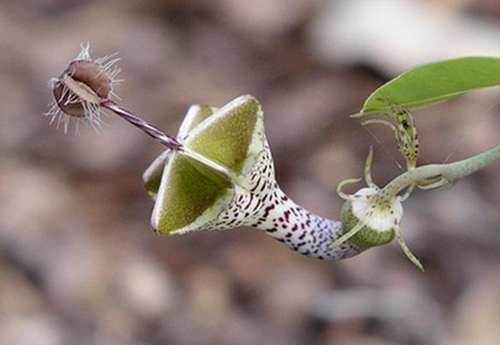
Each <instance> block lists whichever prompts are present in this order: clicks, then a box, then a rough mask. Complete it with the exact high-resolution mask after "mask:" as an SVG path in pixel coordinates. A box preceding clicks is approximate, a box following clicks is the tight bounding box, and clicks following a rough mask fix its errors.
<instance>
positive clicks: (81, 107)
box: [46, 44, 120, 131]
mask: <svg viewBox="0 0 500 345" xmlns="http://www.w3.org/2000/svg"><path fill="white" fill-rule="evenodd" d="M118 60H119V59H118V58H113V55H110V56H107V57H104V58H99V59H95V60H92V59H91V57H90V54H89V46H88V44H87V45H86V46H82V50H81V51H80V53H79V54H78V56H77V57H76V58H75V59H74V60H73V61H71V62H70V63H69V65H68V67H67V68H66V69H65V70H64V72H63V73H62V74H61V75H60V77H59V78H54V79H53V80H52V95H53V100H52V104H51V108H50V110H49V111H48V112H47V113H46V115H48V116H50V117H51V120H50V122H51V123H56V126H57V127H59V125H60V124H63V126H64V128H65V131H66V130H67V128H68V125H69V122H70V119H72V118H73V119H75V120H77V122H76V123H77V125H78V123H79V122H80V121H79V120H86V121H87V122H88V123H90V125H91V126H92V127H94V128H96V127H100V126H101V103H102V102H103V101H104V100H107V99H109V98H110V97H111V96H114V94H113V85H114V84H115V83H117V82H118V80H116V76H117V75H118V73H119V72H120V69H119V68H117V67H116V66H115V63H116V62H117V61H118Z"/></svg>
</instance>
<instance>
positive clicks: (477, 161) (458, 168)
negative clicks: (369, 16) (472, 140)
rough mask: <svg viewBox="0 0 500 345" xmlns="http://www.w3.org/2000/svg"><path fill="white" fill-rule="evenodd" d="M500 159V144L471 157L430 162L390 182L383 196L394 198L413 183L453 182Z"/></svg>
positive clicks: (384, 189)
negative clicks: (435, 162)
mask: <svg viewBox="0 0 500 345" xmlns="http://www.w3.org/2000/svg"><path fill="white" fill-rule="evenodd" d="M498 159H500V145H499V146H496V147H494V148H492V149H490V150H488V151H485V152H482V153H480V154H478V155H475V156H472V157H470V158H467V159H464V160H461V161H458V162H453V163H449V164H429V165H424V166H421V167H418V168H415V169H413V170H410V171H408V172H406V173H404V174H402V175H399V176H398V177H396V178H395V179H394V180H392V181H391V182H389V183H388V184H387V185H386V186H385V187H384V188H383V189H382V192H381V196H382V197H383V198H386V197H387V198H392V197H394V196H395V195H397V194H398V193H399V192H401V191H402V190H403V189H405V188H407V187H408V186H411V185H412V184H417V185H419V184H424V185H425V184H426V183H429V182H431V181H434V182H435V181H436V180H441V181H442V184H441V185H444V184H452V183H453V182H455V181H456V180H458V179H460V178H462V177H465V176H468V175H470V174H472V173H474V172H476V171H478V170H480V169H482V168H484V167H485V166H487V165H488V164H490V163H492V162H494V161H496V160H498Z"/></svg>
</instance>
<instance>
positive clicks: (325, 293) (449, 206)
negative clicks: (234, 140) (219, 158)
mask: <svg viewBox="0 0 500 345" xmlns="http://www.w3.org/2000/svg"><path fill="white" fill-rule="evenodd" d="M87 40H88V41H90V42H91V54H92V55H93V56H94V57H99V56H104V55H107V54H110V53H113V52H116V51H118V52H120V55H121V57H122V61H121V63H120V64H121V67H122V68H123V72H122V74H121V77H122V78H123V79H125V82H124V83H122V84H121V85H120V86H119V88H118V89H117V90H116V91H117V93H118V94H119V95H120V96H121V97H122V98H123V104H124V105H125V106H126V107H128V108H130V109H132V110H134V111H137V112H138V113H140V114H142V115H143V116H144V117H145V118H147V119H149V120H151V121H152V122H153V123H156V124H157V125H159V126H160V127H161V128H164V129H165V130H166V131H167V132H168V133H170V134H175V133H176V131H177V128H178V126H179V124H180V122H181V120H182V118H183V116H184V113H185V111H186V109H187V108H188V106H189V105H190V104H193V103H206V104H211V105H214V106H220V105H223V104H224V103H226V102H228V101H229V100H231V99H233V98H234V97H236V96H238V95H241V94H246V93H250V94H253V95H255V96H256V97H257V98H258V99H260V101H261V102H262V105H263V107H264V110H265V114H266V115H265V122H266V129H267V135H268V138H269V141H270V144H271V148H272V151H273V154H274V158H275V163H276V170H277V175H278V181H279V182H280V184H281V185H282V187H283V189H284V190H285V191H286V192H287V193H288V194H289V195H290V196H291V197H292V198H293V199H295V200H296V201H297V202H299V203H300V204H302V205H304V206H305V207H307V208H308V209H310V210H313V211H315V212H316V213H319V214H321V215H323V216H327V217H331V218H337V217H338V215H339V210H340V207H341V202H340V200H339V198H338V197H337V196H336V194H335V192H334V189H335V186H336V184H337V183H338V182H339V181H340V180H342V179H345V178H349V177H353V176H358V175H360V173H361V171H362V166H363V162H364V159H365V156H366V154H367V151H368V147H369V145H370V144H372V145H374V146H375V150H376V152H375V168H374V169H375V171H374V174H375V180H376V182H377V183H379V184H384V183H386V182H387V181H388V180H390V179H391V178H392V177H394V176H396V175H397V174H399V173H401V171H402V169H401V168H400V163H399V165H398V162H397V161H398V160H399V155H398V153H397V152H396V151H395V149H394V146H395V145H394V144H393V141H392V136H391V135H392V134H391V133H390V132H389V131H388V130H387V129H384V128H377V127H373V128H368V129H366V128H363V127H361V126H360V125H359V123H357V122H356V121H355V120H352V119H350V118H349V117H348V115H349V114H352V113H355V112H357V111H358V110H359V109H360V107H361V104H362V102H363V100H364V99H365V98H366V97H367V96H368V95H369V93H370V92H371V91H372V90H374V89H375V88H376V87H378V86H379V85H381V84H382V83H384V82H385V81H387V80H388V79H390V78H392V77H394V76H395V75H397V74H398V73H400V72H401V71H403V70H405V69H407V68H410V67H412V66H414V65H416V64H420V63H425V62H430V61H434V60H438V59H444V58H450V57H454V56H460V55H496V56H500V3H499V2H498V1H495V0H475V1H473V0H426V1H421V0H344V1H341V0H330V1H328V0H251V1H250V0H204V1H203V0H188V1H186V0H170V1H169V0H163V1H152V0H143V1H139V0H132V1H120V0H112V1H97V0H96V1H76V0H64V1H63V0H31V1H30V0H19V1H7V0H2V1H0V95H1V96H0V99H1V102H0V205H1V206H0V344H16V345H25V344H26V345H33V344H37V345H60V344H63V345H66V344H70V345H72V344H74V345H79V344H82V345H83V344H121V345H129V344H130V345H139V344H186V345H198V344H199V345H205V344H218V345H224V344H241V345H254V344H275V345H280V344H292V345H293V344H318V345H324V344H335V345H350V344H356V345H360V344H361V345H380V344H408V345H418V344H453V345H461V344H475V345H476V344H478V345H488V344H498V339H500V274H499V272H500V212H499V209H500V179H498V178H496V177H497V176H498V175H499V172H500V166H499V164H495V165H492V166H491V167H488V168H487V169H484V170H483V171H481V172H480V173H478V174H476V175H474V176H472V177H470V178H468V179H466V180H463V181H461V182H460V183H459V184H457V185H456V186H455V187H454V188H453V189H452V190H450V191H447V192H440V193H436V192H434V193H433V192H417V193H415V194H414V195H413V197H412V198H411V199H410V200H409V201H408V202H407V203H406V204H405V206H406V207H405V217H404V218H403V231H404V236H405V238H406V239H407V241H408V243H409V245H410V247H411V248H412V249H413V250H414V252H415V253H416V254H417V255H418V256H419V257H420V258H421V260H422V262H423V263H424V265H425V267H426V269H427V271H426V273H425V274H422V273H420V272H419V271H418V270H417V269H416V268H415V267H413V266H412V265H411V264H410V263H409V262H408V260H406V258H405V257H404V256H403V255H402V254H401V252H400V250H399V248H398V246H397V245H396V244H391V245H388V246H385V247H382V248H376V249H372V250H369V251H368V252H366V253H364V254H363V255H361V256H358V257H355V258H353V259H349V260H346V261H342V262H323V261H319V260H315V259H311V258H306V257H301V256H299V255H298V254H296V253H294V252H292V251H289V250H288V249H287V248H286V247H285V246H283V245H282V244H280V243H278V242H276V241H273V240H272V239H270V238H268V237H267V236H266V235H265V234H263V233H260V232H259V231H257V230H250V229H238V230H233V231H228V232H213V233H205V232H199V233H194V234H190V235H186V236H183V237H158V236H155V235H153V234H152V232H151V230H150V226H149V218H150V212H151V210H152V206H153V204H152V201H151V200H150V199H149V198H148V196H147V194H146V193H145V192H144V190H143V188H142V180H141V174H142V172H143V170H144V169H145V168H146V167H147V165H148V164H149V162H150V161H151V160H152V159H153V158H154V157H155V156H156V155H157V154H158V153H160V152H161V151H162V147H160V145H159V144H157V143H156V142H154V141H152V140H151V139H149V138H148V137H147V136H145V135H143V134H142V133H140V132H139V131H138V130H136V129H134V128H133V127H131V126H129V125H127V124H126V123H124V121H121V120H120V119H117V118H116V119H115V118H108V120H107V122H108V126H106V128H105V129H104V131H103V132H102V133H101V134H99V133H95V132H94V131H92V130H83V131H82V133H81V135H80V136H76V135H73V134H68V135H64V133H63V131H61V130H56V129H55V128H54V127H49V125H48V119H47V118H45V117H43V116H42V114H43V113H44V112H45V111H46V110H47V103H48V101H49V98H50V89H49V86H48V80H49V78H50V77H53V76H57V75H58V74H59V73H60V72H61V71H62V70H63V69H64V68H65V66H66V64H67V63H68V61H70V60H71V59H72V58H73V57H74V56H76V55H77V53H78V51H79V45H80V43H81V42H86V41H87ZM499 95H500V91H499V90H498V89H496V90H495V89H493V90H487V91H482V92H476V93H473V94H470V95H467V96H464V97H461V98H459V99H456V100H454V101H452V102H448V103H446V104H442V105H438V106H434V107H432V108H430V109H428V110H423V111H418V112H416V113H415V115H416V120H417V124H418V126H419V130H420V138H421V147H422V154H421V159H420V164H425V163H431V162H434V163H440V162H444V161H453V160H458V159H461V158H464V157H467V156H470V155H473V154H475V153H478V152H480V151H482V150H485V149H487V148H490V147H492V146H494V145H497V144H499V143H500V138H499V135H498V133H500V118H499V114H498V113H499V110H500V103H499V101H498V99H499ZM70 132H72V131H70Z"/></svg>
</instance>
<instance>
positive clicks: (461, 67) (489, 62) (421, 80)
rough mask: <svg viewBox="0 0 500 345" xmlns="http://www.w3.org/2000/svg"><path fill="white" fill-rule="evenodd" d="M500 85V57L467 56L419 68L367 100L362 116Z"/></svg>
mask: <svg viewBox="0 0 500 345" xmlns="http://www.w3.org/2000/svg"><path fill="white" fill-rule="evenodd" d="M498 85H500V58H496V57H463V58H457V59H451V60H445V61H440V62H435V63H430V64H426V65H421V66H418V67H416V68H414V69H412V70H410V71H408V72H405V73H403V74H401V75H400V76H398V77H397V78H395V79H393V80H391V81H389V82H388V83H386V84H384V85H383V86H381V87H379V88H378V89H377V90H376V91H375V92H373V93H372V94H371V95H370V96H369V97H368V99H367V100H366V101H365V103H364V105H363V108H362V109H361V111H360V115H363V114H370V113H384V112H386V111H388V110H389V105H388V102H389V103H392V104H397V105H402V106H405V107H407V108H410V109H411V108H417V107H422V106H428V105H431V104H434V103H437V102H441V101H445V100H448V99H450V98H453V97H457V96H460V95H462V94H464V93H466V92H468V91H472V90H476V89H480V88H485V87H491V86H498Z"/></svg>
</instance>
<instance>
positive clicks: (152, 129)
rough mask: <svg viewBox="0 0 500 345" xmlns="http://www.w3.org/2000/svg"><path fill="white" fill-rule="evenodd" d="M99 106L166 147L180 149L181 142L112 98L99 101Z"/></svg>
mask: <svg viewBox="0 0 500 345" xmlns="http://www.w3.org/2000/svg"><path fill="white" fill-rule="evenodd" d="M101 106H102V107H103V108H106V109H108V110H110V111H112V112H113V113H115V114H116V115H118V116H120V117H122V118H123V119H125V120H127V121H128V122H130V123H131V124H133V125H134V126H136V127H137V128H139V129H141V130H143V131H144V132H145V133H146V134H148V135H149V136H151V137H152V138H154V139H156V140H158V141H160V142H161V143H162V144H163V145H165V146H166V147H168V148H169V149H171V150H176V151H178V150H180V149H182V144H181V143H180V142H178V141H177V139H175V138H174V137H171V136H169V135H168V134H165V133H164V132H163V131H162V130H160V129H159V128H158V127H156V126H153V125H152V124H150V123H148V122H146V121H145V120H143V119H141V118H140V117H138V116H136V115H134V114H132V113H131V112H130V111H128V110H126V109H124V108H122V107H121V106H119V105H118V104H116V103H115V102H113V101H112V100H109V99H106V100H103V101H102V102H101Z"/></svg>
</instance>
